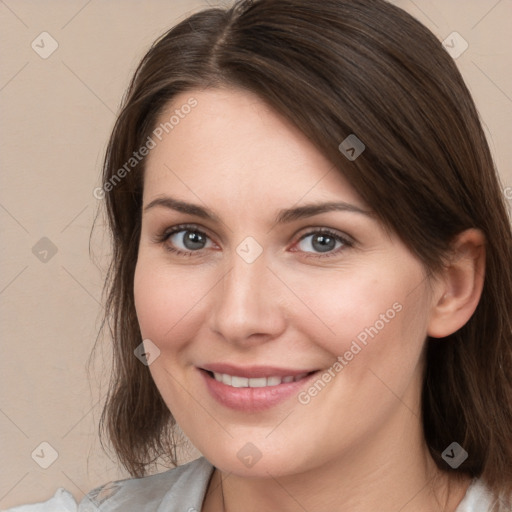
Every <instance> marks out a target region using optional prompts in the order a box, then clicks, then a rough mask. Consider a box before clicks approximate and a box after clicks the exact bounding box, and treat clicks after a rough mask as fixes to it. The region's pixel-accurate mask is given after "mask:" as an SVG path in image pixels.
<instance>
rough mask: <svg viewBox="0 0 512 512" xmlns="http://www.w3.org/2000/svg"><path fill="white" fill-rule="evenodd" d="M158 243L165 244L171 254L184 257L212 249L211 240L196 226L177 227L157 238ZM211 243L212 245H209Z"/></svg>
mask: <svg viewBox="0 0 512 512" xmlns="http://www.w3.org/2000/svg"><path fill="white" fill-rule="evenodd" d="M156 241H157V242H160V243H165V248H166V249H167V250H168V251H169V252H174V253H176V254H179V255H183V256H193V255H194V253H196V252H199V251H201V249H205V248H208V247H211V243H212V242H211V240H210V239H209V237H208V236H207V235H206V234H205V233H204V232H203V231H200V230H199V229H197V227H195V226H184V225H181V226H175V227H174V228H172V229H171V230H166V231H165V232H164V233H162V234H161V235H159V236H158V237H157V240H156ZM208 243H210V245H208Z"/></svg>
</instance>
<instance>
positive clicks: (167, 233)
mask: <svg viewBox="0 0 512 512" xmlns="http://www.w3.org/2000/svg"><path fill="white" fill-rule="evenodd" d="M180 231H193V232H195V233H199V234H201V235H203V236H205V237H206V238H208V239H209V238H210V237H209V236H208V235H207V234H206V233H205V232H204V231H202V230H201V229H199V228H198V226H196V225H194V224H180V225H178V226H174V227H172V228H170V229H165V230H164V231H162V232H161V233H159V234H158V235H157V236H156V237H155V240H154V242H156V243H159V244H164V243H165V242H167V240H168V239H169V238H170V237H171V236H172V235H174V234H176V233H179V232H180ZM311 235H328V236H331V237H333V238H334V239H335V240H336V241H338V242H341V243H342V244H343V245H342V246H341V247H338V249H335V250H333V251H329V252H326V253H324V254H322V253H309V252H306V253H305V254H306V256H305V257H306V258H329V257H332V256H337V255H338V253H339V252H340V251H342V250H343V249H346V248H350V247H353V245H354V242H352V241H351V240H349V239H348V238H345V237H343V236H341V235H340V234H339V233H337V232H336V231H333V230H331V229H329V228H318V229H315V230H313V231H309V232H307V233H305V234H304V235H302V236H301V237H300V238H299V240H298V241H297V243H299V242H301V241H302V240H303V239H304V238H307V237H308V236H311ZM165 249H166V250H167V251H169V252H171V253H174V254H177V255H178V256H185V257H193V256H197V255H198V253H199V252H200V251H201V249H199V250H197V251H182V250H181V249H176V248H175V247H171V246H169V245H168V244H165ZM294 252H296V251H294Z"/></svg>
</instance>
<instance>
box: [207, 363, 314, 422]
mask: <svg viewBox="0 0 512 512" xmlns="http://www.w3.org/2000/svg"><path fill="white" fill-rule="evenodd" d="M199 372H200V373H201V375H202V376H203V379H204V380H205V383H206V386H207V388H208V391H209V392H210V394H211V395H212V396H213V398H215V400H217V402H219V403H220V404H222V405H224V406H226V407H229V408H230V409H235V410H237V411H245V412H257V411H263V410H266V409H270V408H271V407H273V406H275V405H277V404H279V403H281V402H283V401H285V400H286V399H287V398H289V397H290V396H292V395H294V394H295V395H297V394H298V393H299V391H300V389H301V388H302V387H304V385H305V384H307V383H308V382H309V381H310V380H311V379H313V378H314V377H315V375H316V374H317V373H318V372H314V373H312V374H310V375H308V376H307V377H304V378H303V379H301V380H299V381H297V382H285V383H281V384H278V385H277V386H265V387H262V388H235V387H233V386H228V385H227V384H224V383H222V382H219V381H217V380H215V379H214V378H213V377H212V376H211V375H210V374H209V373H208V372H207V371H206V370H202V369H199Z"/></svg>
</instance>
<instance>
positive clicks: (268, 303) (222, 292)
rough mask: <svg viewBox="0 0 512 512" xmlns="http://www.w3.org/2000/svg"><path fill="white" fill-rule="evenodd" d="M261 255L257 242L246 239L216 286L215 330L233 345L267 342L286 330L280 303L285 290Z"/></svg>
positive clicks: (212, 324) (213, 313)
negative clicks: (281, 294)
mask: <svg viewBox="0 0 512 512" xmlns="http://www.w3.org/2000/svg"><path fill="white" fill-rule="evenodd" d="M258 245H259V244H258ZM240 252H241V254H239V253H240ZM258 252H259V254H258ZM262 252H263V249H261V250H259V249H258V247H257V246H256V244H255V243H254V239H253V240H247V239H246V241H245V242H244V243H242V244H240V245H239V246H238V248H237V251H236V254H234V258H233V261H232V265H231V267H230V269H229V270H228V272H226V273H225V274H224V276H223V277H222V278H221V280H220V282H219V283H218V285H217V286H216V293H215V294H214V300H213V305H212V314H211V326H212V330H213V331H215V332H216V333H217V334H219V335H220V336H222V338H224V339H225V340H227V341H230V342H232V343H246V342H249V340H250V341H251V342H252V343H254V342H255V341H257V340H259V341H260V342H264V341H267V340H269V339H273V338H275V337H277V336H279V334H280V333H281V332H282V331H283V330H284V329H285V314H284V312H283V310H282V306H281V305H280V300H279V296H280V293H282V290H281V291H280V290H279V288H280V286H279V282H278V281H277V280H276V279H275V277H274V276H273V274H272V272H270V270H269V269H268V268H267V266H266V261H265V258H264V257H262ZM255 255H257V256H255ZM281 288H282V286H281ZM281 304H282V301H281Z"/></svg>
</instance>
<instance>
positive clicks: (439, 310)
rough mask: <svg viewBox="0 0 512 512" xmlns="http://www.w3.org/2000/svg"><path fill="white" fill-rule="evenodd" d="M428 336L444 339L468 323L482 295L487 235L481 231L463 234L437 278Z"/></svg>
mask: <svg viewBox="0 0 512 512" xmlns="http://www.w3.org/2000/svg"><path fill="white" fill-rule="evenodd" d="M436 277H437V278H436V280H435V284H434V293H433V299H432V309H431V315H430V319H429V323H428V329H427V334H428V335H429V336H431V337H433V338H444V337H445V336H448V335H450V334H452V333H454V332H455V331H457V330H458V329H460V328H461V327H462V326H463V325H465V324H466V323H467V321H468V320H469V319H470V318H471V316H472V315H473V313H474V312H475V309H476V307H477V305H478V302H479V300H480V296H481V295H482V289H483V286H484V277H485V236H484V235H483V233H482V232H481V231H480V230H478V229H468V230H466V231H463V232H462V233H459V235H457V236H456V237H455V240H454V241H453V243H452V252H451V254H450V258H449V261H448V263H447V265H446V266H445V268H444V269H443V270H442V271H441V273H440V274H439V275H438V276H436Z"/></svg>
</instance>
